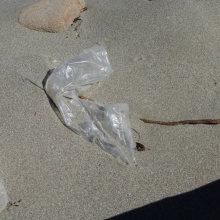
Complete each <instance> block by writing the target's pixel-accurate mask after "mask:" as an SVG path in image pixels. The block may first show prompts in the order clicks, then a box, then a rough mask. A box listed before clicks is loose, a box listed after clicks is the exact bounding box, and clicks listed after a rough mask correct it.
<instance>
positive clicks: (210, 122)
mask: <svg viewBox="0 0 220 220" xmlns="http://www.w3.org/2000/svg"><path fill="white" fill-rule="evenodd" d="M140 120H141V121H143V122H144V123H148V124H158V125H168V126H174V125H185V124H188V125H198V124H205V125H217V124H220V119H199V120H183V121H168V122H165V121H154V120H148V119H145V118H140Z"/></svg>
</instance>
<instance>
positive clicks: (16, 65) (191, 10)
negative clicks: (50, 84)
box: [0, 0, 220, 220]
mask: <svg viewBox="0 0 220 220" xmlns="http://www.w3.org/2000/svg"><path fill="white" fill-rule="evenodd" d="M34 2H37V1H36V0H1V3H0V21H1V22H0V39H1V40H0V51H1V53H0V56H1V57H0V77H1V80H0V90H1V95H0V112H1V118H0V134H1V136H0V137H1V138H0V164H1V168H0V173H1V176H2V178H3V179H4V182H5V187H6V188H7V192H8V197H9V201H11V202H15V201H18V200H19V199H22V202H21V203H20V205H19V206H18V207H11V208H10V210H9V211H7V210H4V211H3V212H2V213H1V214H0V215H1V216H0V219H7V220H8V219H47V220H48V219H53V220H54V219H105V218H110V217H112V216H115V215H118V214H120V213H123V212H126V211H129V210H132V209H135V208H137V207H141V206H144V205H147V204H149V203H152V202H155V201H159V200H161V199H163V198H166V197H170V196H174V195H177V194H181V193H183V192H188V191H190V190H193V189H196V188H198V187H200V186H203V185H206V184H208V183H210V182H212V181H214V180H217V179H218V178H219V177H220V175H219V174H220V173H219V147H220V142H219V141H220V137H219V134H220V125H219V126H218V125H216V126H210V125H196V126H192V125H184V126H178V127H166V126H160V125H149V124H144V123H143V122H141V121H140V120H139V118H140V117H145V118H148V119H152V120H164V121H174V120H185V119H200V118H213V119H214V118H220V97H219V96H220V95H219V94H220V74H219V73H220V62H219V60H220V46H219V45H220V44H219V42H220V4H219V0H209V1H207V0H202V1H196V0H185V1H181V0H166V1H165V0H152V1H147V0H135V1H134V0H125V1H122V0H121V1H110V0H87V1H86V2H87V7H88V10H87V11H86V12H84V13H83V14H82V16H81V18H82V23H81V25H80V26H79V28H78V31H77V32H76V31H74V27H72V28H71V29H69V30H68V31H67V32H65V33H61V34H51V33H41V32H36V31H31V30H29V29H27V28H24V27H22V26H20V25H19V24H18V23H17V14H18V12H19V11H20V10H21V9H23V8H24V7H26V6H27V5H29V4H32V3H34ZM77 33H79V35H80V36H79V37H78V38H77V39H76V36H77ZM95 43H99V44H100V45H102V46H104V47H105V48H106V49H107V51H108V54H109V58H110V61H111V64H112V67H113V69H114V70H115V72H114V73H113V74H112V75H111V76H110V78H108V79H106V80H105V81H104V82H103V83H102V84H101V85H100V86H98V87H96V88H92V89H91V90H90V93H89V96H90V97H91V98H93V99H95V100H96V101H98V102H100V103H104V104H107V103H117V102H125V103H128V104H129V106H130V122H131V125H132V127H133V128H134V129H136V130H137V131H138V132H139V133H140V136H141V139H140V142H141V143H143V144H145V145H146V146H147V147H148V148H150V151H146V152H138V153H136V158H137V163H138V167H133V166H126V165H123V164H122V163H119V162H117V160H115V159H114V158H112V157H110V156H108V155H107V154H106V153H104V152H103V151H102V150H101V149H99V148H98V147H97V146H95V145H92V144H90V143H88V142H87V141H85V140H83V139H82V138H80V137H79V136H76V135H75V134H74V133H73V132H71V131H70V130H68V129H67V128H65V127H64V126H63V125H62V123H61V122H60V121H59V119H58V118H57V116H56V115H55V113H54V112H53V110H52V109H51V106H50V105H49V103H48V99H47V97H46V95H45V93H44V92H43V91H41V90H40V89H38V88H37V87H35V86H33V85H31V84H29V83H25V82H23V81H22V79H21V77H20V76H19V75H18V74H17V73H20V74H23V75H24V76H26V77H29V78H30V79H32V80H33V81H35V82H36V83H38V84H39V85H41V81H42V80H43V78H44V76H45V74H46V72H47V70H48V65H47V63H46V62H45V60H44V58H43V57H44V56H42V55H48V56H50V57H52V58H56V59H59V60H60V61H64V60H66V59H68V58H70V57H72V56H73V55H76V54H78V53H80V52H81V51H82V50H84V49H86V48H89V47H91V46H93V45H94V44H95ZM35 112H36V113H35ZM35 114H36V115H35ZM134 138H135V140H136V136H135V134H134Z"/></svg>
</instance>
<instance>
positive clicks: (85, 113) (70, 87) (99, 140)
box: [44, 45, 135, 164]
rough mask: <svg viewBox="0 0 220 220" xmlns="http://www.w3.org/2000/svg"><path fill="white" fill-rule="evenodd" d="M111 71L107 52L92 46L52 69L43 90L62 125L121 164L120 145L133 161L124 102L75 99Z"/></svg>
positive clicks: (130, 136) (126, 106)
mask: <svg viewBox="0 0 220 220" xmlns="http://www.w3.org/2000/svg"><path fill="white" fill-rule="evenodd" d="M112 72H113V70H112V68H111V66H110V63H109V60H108V55H107V52H106V51H105V49H104V48H102V47H100V46H98V45H95V46H93V47H92V48H90V49H87V50H84V51H83V52H82V53H81V54H79V55H77V56H75V57H73V58H71V59H70V60H68V61H66V62H64V63H62V64H61V65H59V66H58V67H57V68H55V69H54V70H53V72H52V74H51V75H50V76H49V77H48V79H47V81H46V84H45V86H44V89H45V91H46V93H47V94H48V96H49V97H50V98H51V99H52V100H53V102H54V103H55V105H56V106H57V108H58V110H59V112H60V113H61V116H62V119H63V121H64V123H65V125H66V126H68V127H69V128H70V129H71V130H72V131H74V132H75V133H77V134H78V135H80V136H82V137H83V138H85V139H86V140H88V141H90V142H92V143H96V144H97V145H98V146H99V147H101V148H102V149H103V150H104V151H106V152H108V153H110V154H111V155H113V156H114V157H120V158H121V159H122V160H123V161H124V162H125V163H127V164H128V163H129V160H128V158H127V156H126V154H125V152H124V151H123V150H122V149H121V148H120V145H122V146H124V148H125V149H127V152H129V154H130V157H131V158H132V160H133V161H134V162H135V156H134V142H133V138H132V133H131V129H130V122H129V120H128V118H127V113H128V109H129V108H128V105H127V104H112V105H102V104H98V103H96V102H93V101H89V100H83V99H79V97H78V95H79V93H81V92H82V91H84V90H85V89H87V88H88V86H89V85H91V84H94V83H96V82H98V81H100V80H103V79H104V78H105V77H107V76H109V75H110V74H111V73H112Z"/></svg>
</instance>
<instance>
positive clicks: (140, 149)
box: [136, 142, 150, 151]
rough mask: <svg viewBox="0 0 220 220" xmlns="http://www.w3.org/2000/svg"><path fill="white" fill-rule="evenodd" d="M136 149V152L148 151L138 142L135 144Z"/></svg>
mask: <svg viewBox="0 0 220 220" xmlns="http://www.w3.org/2000/svg"><path fill="white" fill-rule="evenodd" d="M136 149H137V151H146V150H150V149H147V148H146V147H145V146H144V145H143V144H141V143H139V142H136Z"/></svg>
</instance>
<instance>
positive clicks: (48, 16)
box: [18, 0, 85, 32]
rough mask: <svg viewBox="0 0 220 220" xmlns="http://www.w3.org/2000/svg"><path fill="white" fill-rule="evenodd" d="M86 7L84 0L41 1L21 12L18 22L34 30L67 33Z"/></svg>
mask: <svg viewBox="0 0 220 220" xmlns="http://www.w3.org/2000/svg"><path fill="white" fill-rule="evenodd" d="M84 7H85V1H84V0H41V1H39V2H37V3H35V4H33V5H30V6H28V7H27V8H25V9H23V10H21V11H20V12H19V15H18V22H19V23H20V24H21V25H23V26H25V27H27V28H29V29H32V30H36V31H43V32H62V31H66V30H67V29H68V28H69V27H70V26H71V24H72V23H73V20H74V19H75V18H77V17H79V14H80V11H81V10H82V9H83V8H84Z"/></svg>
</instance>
